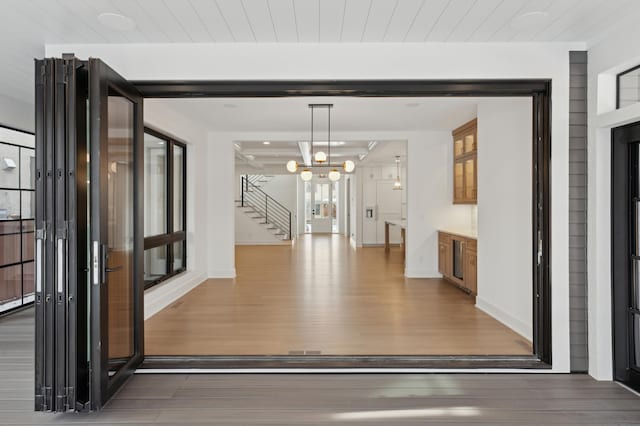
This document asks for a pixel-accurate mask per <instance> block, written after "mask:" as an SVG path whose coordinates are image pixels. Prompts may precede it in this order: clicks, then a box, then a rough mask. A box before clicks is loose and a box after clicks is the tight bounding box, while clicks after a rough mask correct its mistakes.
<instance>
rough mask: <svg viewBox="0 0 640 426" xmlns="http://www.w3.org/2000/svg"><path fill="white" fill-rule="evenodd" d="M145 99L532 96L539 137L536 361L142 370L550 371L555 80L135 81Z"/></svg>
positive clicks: (197, 361) (321, 362)
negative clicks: (510, 369) (369, 368)
mask: <svg viewBox="0 0 640 426" xmlns="http://www.w3.org/2000/svg"><path fill="white" fill-rule="evenodd" d="M132 84H134V85H135V86H136V88H137V89H138V90H139V91H140V92H141V93H142V95H143V96H144V97H145V98H246V97H251V98H257V97H300V96H353V97H472V96H473V97H498V96H499V97H514V96H519V97H530V98H531V99H532V103H533V116H532V120H533V134H532V141H533V143H532V156H533V160H532V161H533V164H532V173H533V176H532V177H533V179H532V195H533V200H534V202H533V203H532V213H533V221H532V222H533V226H532V237H533V238H532V247H531V249H532V251H531V260H532V273H533V290H532V291H533V316H534V318H533V356H532V357H524V358H523V357H492V358H491V359H489V357H319V359H318V360H312V359H310V358H307V357H304V359H303V360H301V359H300V357H215V356H212V357H155V356H147V357H145V363H144V364H143V367H145V366H146V367H150V368H157V367H167V368H175V367H176V366H200V367H207V366H209V367H227V368H234V367H239V368H241V367H245V368H246V367H260V366H264V367H291V366H294V367H307V368H308V367H354V366H355V367H387V368H389V367H415V368H426V367H428V368H446V367H451V366H455V367H459V368H463V367H475V368H487V367H496V368H507V367H509V368H518V367H521V368H550V367H551V363H552V347H551V241H550V238H551V169H550V166H551V80H549V79H496V80H313V81H305V80H298V81H295V80H294V81H269V80H264V81H242V80H226V81H225V80H217V81H216V80H214V81H175V80H153V81H132Z"/></svg>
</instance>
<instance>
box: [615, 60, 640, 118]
mask: <svg viewBox="0 0 640 426" xmlns="http://www.w3.org/2000/svg"><path fill="white" fill-rule="evenodd" d="M638 102H640V65H638V66H637V67H635V68H631V69H630V70H627V71H625V72H622V73H620V74H618V102H617V103H618V105H617V106H618V108H623V107H626V106H629V105H632V104H635V103H638Z"/></svg>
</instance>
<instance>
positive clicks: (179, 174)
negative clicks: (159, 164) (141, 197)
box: [173, 145, 184, 232]
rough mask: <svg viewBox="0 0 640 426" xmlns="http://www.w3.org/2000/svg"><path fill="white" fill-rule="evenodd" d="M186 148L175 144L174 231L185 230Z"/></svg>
mask: <svg viewBox="0 0 640 426" xmlns="http://www.w3.org/2000/svg"><path fill="white" fill-rule="evenodd" d="M183 166H184V148H182V147H181V146H178V145H174V146H173V231H174V232H175V231H184V211H183V210H184V209H183V206H184V181H183V178H184V167H183Z"/></svg>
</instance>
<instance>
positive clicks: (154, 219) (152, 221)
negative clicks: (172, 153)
mask: <svg viewBox="0 0 640 426" xmlns="http://www.w3.org/2000/svg"><path fill="white" fill-rule="evenodd" d="M166 212H167V146H166V142H165V141H164V140H162V139H160V138H157V137H155V136H152V135H149V134H147V133H145V134H144V216H145V218H144V236H145V237H148V236H151V235H160V234H165V233H166V232H167V217H166Z"/></svg>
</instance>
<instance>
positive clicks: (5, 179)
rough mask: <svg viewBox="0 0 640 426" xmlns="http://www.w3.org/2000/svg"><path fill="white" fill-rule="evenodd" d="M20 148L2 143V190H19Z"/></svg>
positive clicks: (0, 186) (0, 148)
mask: <svg viewBox="0 0 640 426" xmlns="http://www.w3.org/2000/svg"><path fill="white" fill-rule="evenodd" d="M19 155H20V148H18V147H17V146H13V145H7V144H4V143H0V188H19V186H20V185H19V184H20V158H19Z"/></svg>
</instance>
